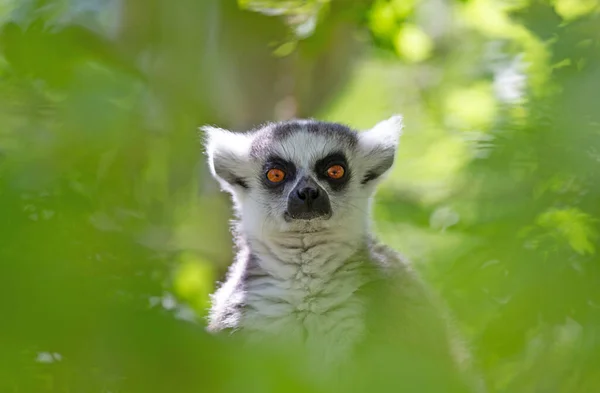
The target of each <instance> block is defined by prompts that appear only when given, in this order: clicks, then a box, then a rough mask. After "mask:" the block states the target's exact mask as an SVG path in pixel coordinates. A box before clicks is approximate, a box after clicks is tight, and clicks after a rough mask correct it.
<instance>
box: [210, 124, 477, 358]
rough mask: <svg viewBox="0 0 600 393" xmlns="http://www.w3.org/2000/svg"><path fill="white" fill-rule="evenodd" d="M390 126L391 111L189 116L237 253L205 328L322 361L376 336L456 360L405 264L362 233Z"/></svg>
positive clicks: (382, 171) (383, 168)
mask: <svg viewBox="0 0 600 393" xmlns="http://www.w3.org/2000/svg"><path fill="white" fill-rule="evenodd" d="M402 129H403V119H402V116H400V115H396V116H393V117H391V118H389V119H387V120H384V121H381V122H379V123H378V124H376V125H375V126H374V127H373V128H371V129H369V130H366V131H356V130H354V129H352V128H350V127H348V126H345V125H342V124H338V123H331V122H323V121H317V120H290V121H283V122H273V123H268V124H265V125H262V126H259V127H257V128H255V129H253V130H250V131H247V132H240V133H237V132H231V131H228V130H225V129H221V128H217V127H212V126H204V127H202V128H201V130H202V131H203V132H204V135H205V142H204V143H205V147H206V154H207V156H208V165H209V168H210V172H211V173H212V175H213V176H214V178H215V179H216V180H218V182H219V183H220V185H221V187H222V189H223V190H225V191H227V192H229V193H230V194H231V197H232V200H233V205H234V208H235V209H234V210H235V216H236V220H234V226H233V233H234V238H235V243H236V246H237V256H236V258H235V261H234V262H233V264H232V265H231V267H230V269H229V271H228V274H227V277H226V280H225V281H224V282H223V283H222V284H221V285H220V286H219V287H218V289H217V290H216V292H215V293H214V294H213V295H211V308H210V312H209V317H208V330H209V331H211V332H222V331H230V332H233V334H235V333H236V332H237V333H240V334H243V335H244V337H248V339H250V340H259V341H260V340H263V341H264V342H271V343H273V342H280V343H285V345H294V344H297V345H301V346H303V347H304V348H306V349H307V350H308V351H309V352H310V353H312V354H314V355H315V359H319V361H320V362H324V363H331V362H333V363H335V362H336V360H339V359H344V358H346V357H348V356H351V354H352V353H353V352H355V351H357V350H359V348H360V346H361V343H364V342H366V341H367V338H368V337H372V338H373V337H374V338H375V340H374V341H373V340H372V341H373V342H376V341H377V336H380V337H388V339H389V341H387V342H386V343H382V344H383V345H384V346H385V345H388V344H390V345H392V343H394V340H395V338H393V337H396V338H398V340H397V341H398V342H402V343H403V344H406V346H412V347H414V350H415V351H416V352H418V353H421V351H425V349H423V348H425V347H427V350H432V351H433V352H435V353H439V354H442V356H446V355H445V354H448V357H452V358H453V359H457V362H463V361H466V359H467V358H466V356H464V359H463V355H466V354H467V352H466V351H463V350H462V348H463V347H462V344H461V342H459V341H458V340H455V339H454V338H453V337H454V335H453V334H452V333H451V329H449V328H448V323H447V318H446V316H445V314H444V312H443V311H440V307H438V304H437V302H436V300H435V299H434V297H433V296H431V291H429V290H428V289H427V287H426V286H425V285H424V283H423V281H422V280H421V279H420V278H419V275H418V274H417V271H416V270H415V269H414V268H413V267H412V266H411V264H410V263H409V262H408V261H407V260H406V259H405V258H403V257H401V256H400V255H399V254H398V253H397V252H396V251H394V250H392V249H391V248H389V247H388V246H386V245H384V244H382V243H380V242H379V241H378V240H377V238H376V236H375V235H374V234H373V233H374V232H373V229H372V224H371V215H370V211H371V207H372V204H373V196H374V194H375V191H376V188H377V185H378V184H379V183H380V182H381V180H382V179H383V178H384V177H385V175H386V174H387V173H389V171H390V169H391V168H392V166H393V164H394V161H395V156H396V151H397V148H398V144H399V140H400V136H401V134H402ZM375 320H378V323H375ZM390 337H392V338H390ZM382 340H383V339H382ZM457 343H459V344H457ZM420 346H422V348H421V347H420Z"/></svg>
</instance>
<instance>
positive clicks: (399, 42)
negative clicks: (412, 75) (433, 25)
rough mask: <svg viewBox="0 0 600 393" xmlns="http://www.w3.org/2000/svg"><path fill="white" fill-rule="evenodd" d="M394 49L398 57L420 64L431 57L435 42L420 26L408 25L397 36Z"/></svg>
mask: <svg viewBox="0 0 600 393" xmlns="http://www.w3.org/2000/svg"><path fill="white" fill-rule="evenodd" d="M394 47H395V48H396V52H397V53H398V55H400V56H401V57H403V58H404V59H406V60H408V61H409V62H412V63H418V62H421V61H423V60H426V59H427V58H428V57H429V56H431V52H432V51H433V41H432V40H431V38H430V37H429V36H428V35H427V34H426V33H425V32H424V31H423V30H422V29H421V28H419V27H418V26H416V25H411V24H406V25H404V26H402V28H401V29H400V30H399V31H398V33H397V34H396V37H395V39H394Z"/></svg>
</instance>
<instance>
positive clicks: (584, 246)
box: [536, 208, 597, 254]
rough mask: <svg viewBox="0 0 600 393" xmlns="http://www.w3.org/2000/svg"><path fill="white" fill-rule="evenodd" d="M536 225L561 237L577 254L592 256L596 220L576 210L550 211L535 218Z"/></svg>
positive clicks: (594, 249) (595, 234)
mask: <svg viewBox="0 0 600 393" xmlns="http://www.w3.org/2000/svg"><path fill="white" fill-rule="evenodd" d="M536 222H537V224H538V225H539V226H541V227H543V228H547V229H552V230H555V231H557V232H558V233H560V234H561V235H562V237H563V238H564V239H565V240H566V241H567V242H568V243H569V245H570V246H571V248H573V250H575V251H576V252H577V253H579V254H594V253H595V252H596V247H595V246H594V243H593V241H594V240H595V239H596V237H597V232H596V228H595V223H596V220H595V219H593V218H592V217H591V216H590V215H589V214H586V213H584V212H582V211H581V210H579V209H577V208H569V209H552V210H549V211H547V212H545V213H543V214H541V215H540V216H539V217H538V218H537V221H536Z"/></svg>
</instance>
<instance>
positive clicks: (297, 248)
mask: <svg viewBox="0 0 600 393" xmlns="http://www.w3.org/2000/svg"><path fill="white" fill-rule="evenodd" d="M348 232H351V233H348ZM367 233H368V232H366V231H365V232H362V231H357V230H354V231H348V228H338V229H333V228H332V229H328V230H323V231H318V232H309V233H303V232H280V233H273V234H259V235H260V236H257V235H255V236H252V235H248V236H245V243H246V246H247V248H248V249H249V251H250V253H251V254H253V255H254V256H256V257H257V260H258V261H259V264H260V265H261V267H262V268H263V269H265V270H266V271H268V272H270V273H271V274H274V275H276V276H280V277H281V278H287V277H286V276H287V275H288V274H289V275H292V274H294V272H295V271H296V269H297V267H298V266H299V265H301V266H304V267H307V268H308V266H310V268H308V269H309V270H311V271H312V270H314V271H315V272H319V275H321V274H327V271H328V270H330V268H331V269H335V268H336V267H338V266H339V265H341V264H343V263H344V261H346V260H348V259H349V258H350V257H351V256H352V255H353V254H355V253H356V252H358V251H359V250H362V249H364V248H365V246H366V245H367V243H368V235H367Z"/></svg>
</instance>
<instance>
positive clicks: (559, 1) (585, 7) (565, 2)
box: [554, 0, 600, 20]
mask: <svg viewBox="0 0 600 393" xmlns="http://www.w3.org/2000/svg"><path fill="white" fill-rule="evenodd" d="M599 7H600V2H599V1H598V0H556V1H555V2H554V9H555V10H556V13H557V14H558V15H560V16H561V17H562V18H563V19H565V20H573V19H577V18H579V17H582V16H584V15H587V14H590V13H592V12H594V11H597V10H598V8H599Z"/></svg>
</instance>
